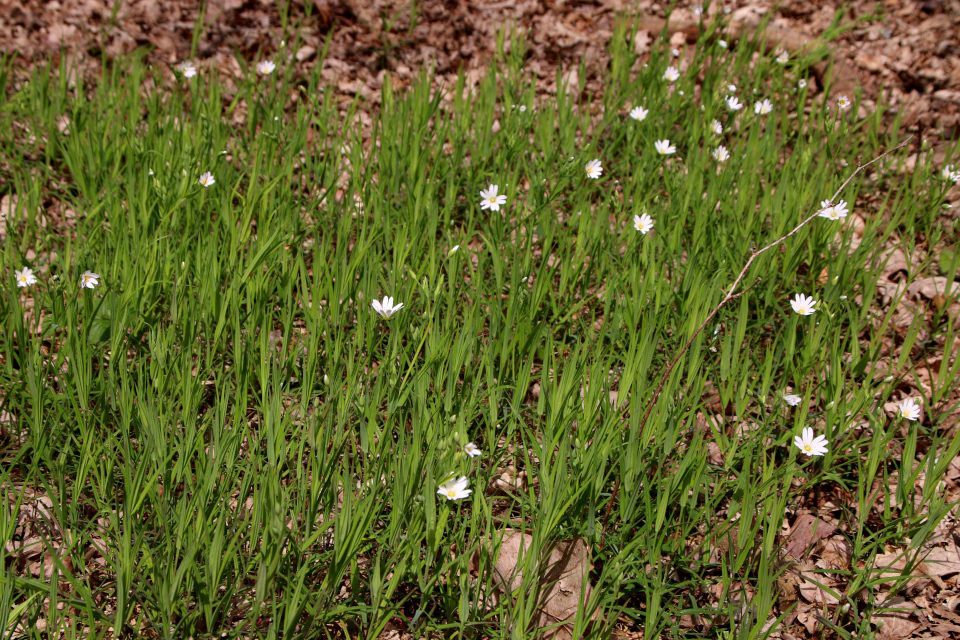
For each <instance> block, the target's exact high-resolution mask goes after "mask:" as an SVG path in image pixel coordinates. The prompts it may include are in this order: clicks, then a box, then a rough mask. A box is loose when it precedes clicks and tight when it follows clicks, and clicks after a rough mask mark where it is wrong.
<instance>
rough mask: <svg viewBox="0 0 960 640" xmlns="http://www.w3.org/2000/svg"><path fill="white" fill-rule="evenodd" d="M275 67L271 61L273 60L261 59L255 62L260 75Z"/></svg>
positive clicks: (266, 73)
mask: <svg viewBox="0 0 960 640" xmlns="http://www.w3.org/2000/svg"><path fill="white" fill-rule="evenodd" d="M276 68H277V65H276V64H275V63H274V62H273V60H261V61H260V62H258V63H257V73H259V74H260V75H262V76H268V75H270V74H271V73H273V71H274V69H276Z"/></svg>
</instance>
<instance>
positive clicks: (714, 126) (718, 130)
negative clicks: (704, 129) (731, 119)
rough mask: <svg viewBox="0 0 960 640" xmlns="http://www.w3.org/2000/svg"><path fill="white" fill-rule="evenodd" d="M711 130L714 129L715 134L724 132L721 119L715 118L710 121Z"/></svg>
mask: <svg viewBox="0 0 960 640" xmlns="http://www.w3.org/2000/svg"><path fill="white" fill-rule="evenodd" d="M710 131H713V133H714V134H715V135H720V134H721V133H723V125H722V124H720V122H719V121H717V120H714V121H713V122H711V123H710Z"/></svg>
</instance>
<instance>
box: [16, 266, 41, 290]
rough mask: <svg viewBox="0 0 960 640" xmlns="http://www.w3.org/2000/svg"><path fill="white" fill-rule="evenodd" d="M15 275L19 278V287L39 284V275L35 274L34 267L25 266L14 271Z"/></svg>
mask: <svg viewBox="0 0 960 640" xmlns="http://www.w3.org/2000/svg"><path fill="white" fill-rule="evenodd" d="M13 276H14V277H15V278H16V279H17V286H18V287H29V286H32V285H35V284H37V276H35V275H33V269H31V268H30V267H24V268H23V269H21V270H20V271H14V272H13Z"/></svg>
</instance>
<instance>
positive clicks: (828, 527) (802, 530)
mask: <svg viewBox="0 0 960 640" xmlns="http://www.w3.org/2000/svg"><path fill="white" fill-rule="evenodd" d="M836 530H837V528H836V527H835V526H833V525H832V524H828V523H826V522H824V521H823V520H821V519H819V518H818V517H817V516H815V515H812V514H809V513H805V514H803V515H801V516H800V517H799V518H797V521H796V522H795V523H794V525H793V530H791V531H790V537H789V538H788V539H787V544H786V545H785V548H786V552H787V553H788V554H790V555H791V556H793V557H794V558H800V557H802V556H803V554H804V553H806V551H807V549H809V548H810V546H811V545H814V544H816V543H817V542H818V541H819V540H820V539H821V538H826V537H828V536H830V535H832V534H833V532H834V531H836Z"/></svg>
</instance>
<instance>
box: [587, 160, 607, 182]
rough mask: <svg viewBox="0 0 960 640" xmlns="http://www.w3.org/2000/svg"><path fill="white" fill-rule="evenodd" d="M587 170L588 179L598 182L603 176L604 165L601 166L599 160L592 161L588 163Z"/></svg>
mask: <svg viewBox="0 0 960 640" xmlns="http://www.w3.org/2000/svg"><path fill="white" fill-rule="evenodd" d="M585 168H586V171H587V177H588V178H593V179H594V180H596V179H597V178H599V177H600V176H601V175H602V174H603V165H601V164H600V160H599V159H597V160H591V161H590V162H588V163H587V166H586V167H585Z"/></svg>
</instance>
